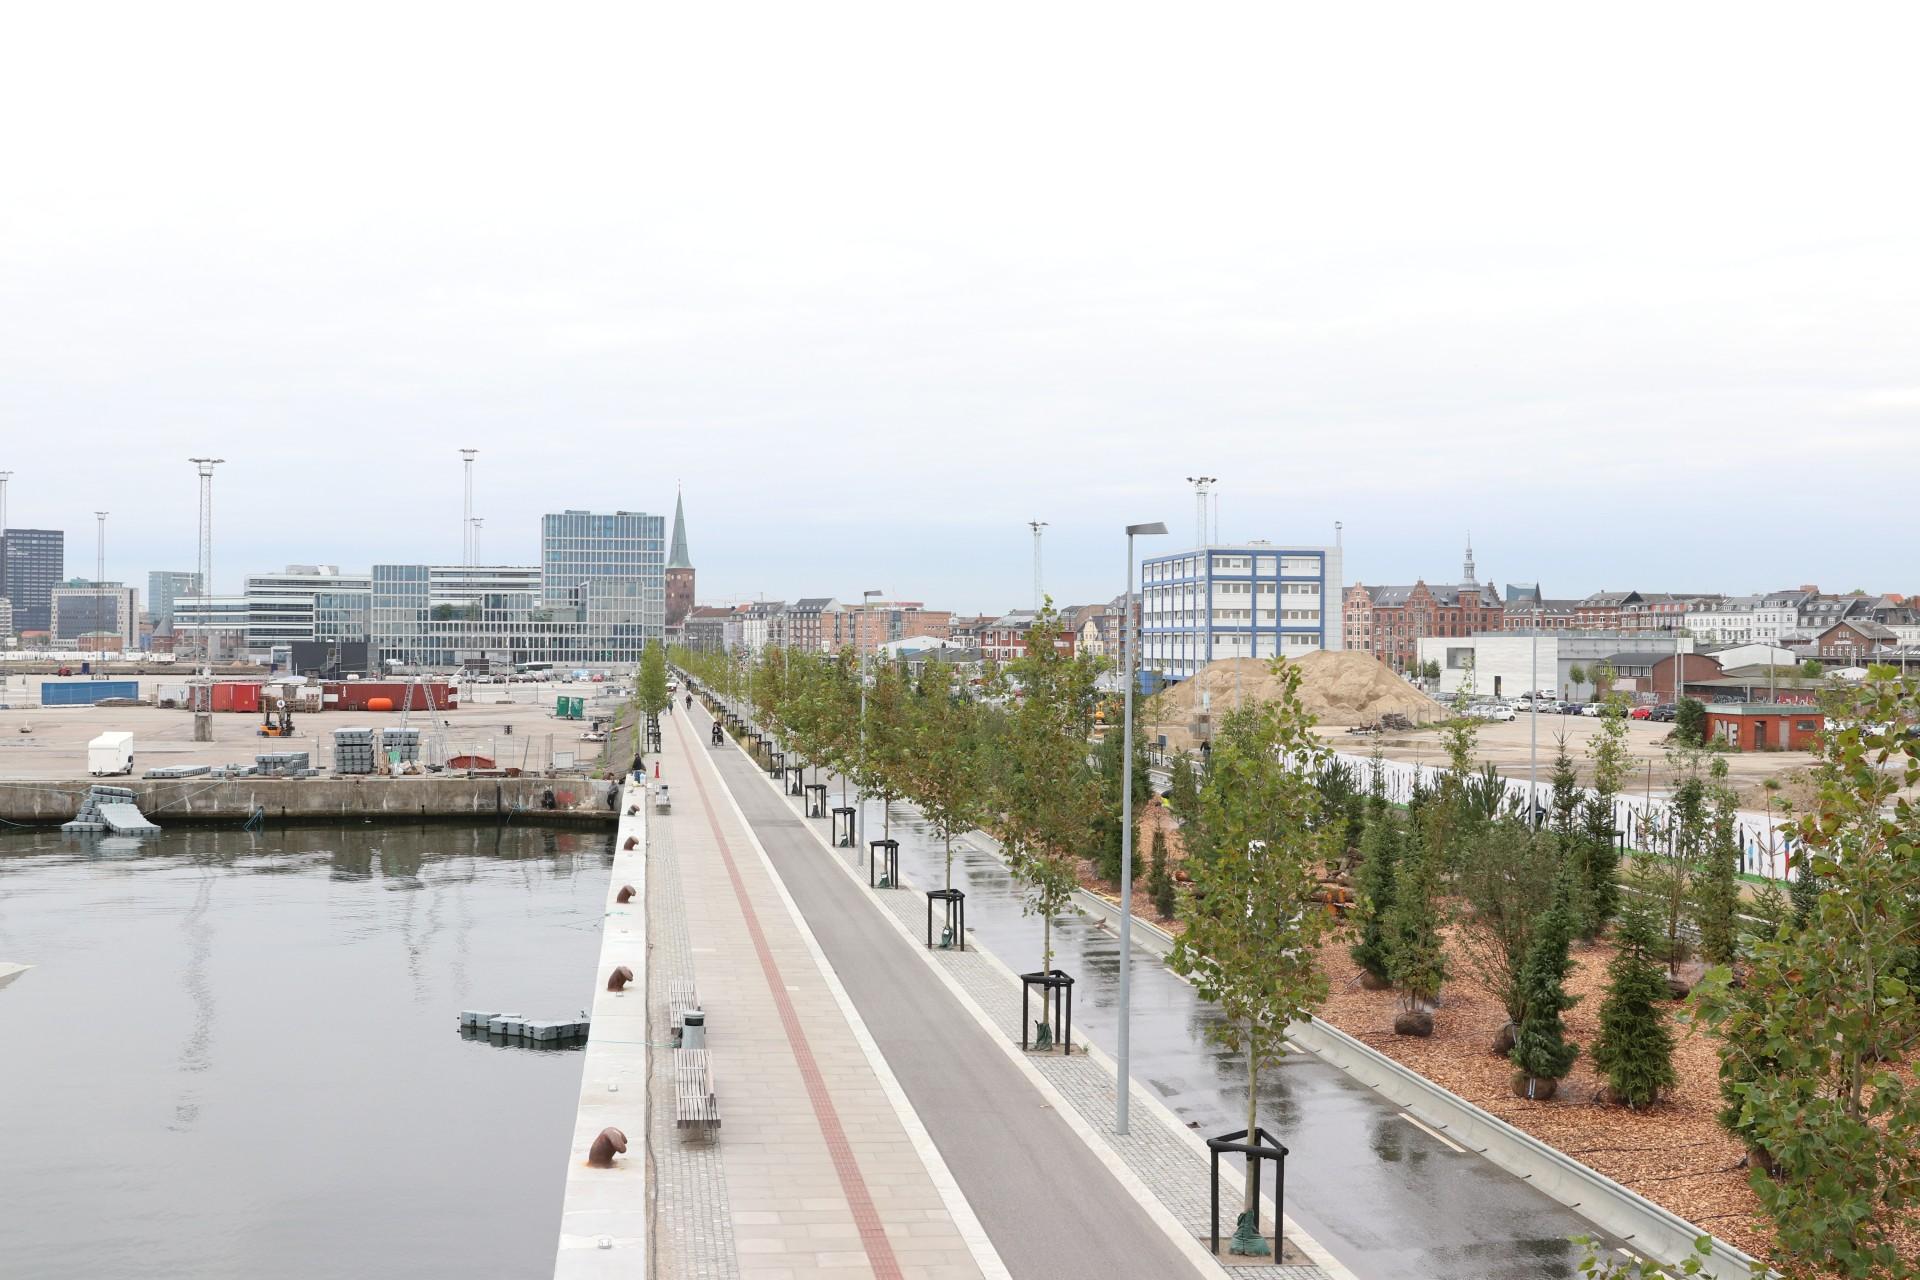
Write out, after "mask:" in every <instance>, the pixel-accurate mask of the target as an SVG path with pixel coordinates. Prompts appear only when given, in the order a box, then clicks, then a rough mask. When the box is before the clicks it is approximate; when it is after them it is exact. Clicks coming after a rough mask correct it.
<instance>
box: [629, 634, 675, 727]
mask: <svg viewBox="0 0 1920 1280" xmlns="http://www.w3.org/2000/svg"><path fill="white" fill-rule="evenodd" d="M633 692H634V697H635V699H636V700H637V701H638V702H639V703H640V710H642V711H643V712H645V713H646V714H647V715H649V716H657V715H659V714H660V713H661V712H662V711H665V710H666V709H667V703H668V702H670V701H672V696H671V695H670V694H668V693H667V651H666V648H665V646H663V645H662V644H661V643H660V642H659V641H658V640H654V641H651V642H649V643H648V645H647V647H646V648H645V649H644V650H642V651H641V654H640V675H639V677H638V679H636V680H635V681H634V686H633Z"/></svg>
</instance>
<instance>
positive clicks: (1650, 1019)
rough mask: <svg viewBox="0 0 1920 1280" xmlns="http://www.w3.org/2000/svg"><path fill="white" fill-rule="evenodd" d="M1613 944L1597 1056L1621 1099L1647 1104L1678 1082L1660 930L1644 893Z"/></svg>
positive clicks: (1633, 903)
mask: <svg viewBox="0 0 1920 1280" xmlns="http://www.w3.org/2000/svg"><path fill="white" fill-rule="evenodd" d="M1614 945H1615V946H1616V947H1617V948H1618V950H1617V951H1616V952H1615V953H1614V957H1613V962H1612V963H1611V964H1609V965H1608V966H1607V995H1606V998H1605V999H1604V1000H1603V1001H1602V1002H1601V1004H1600V1036H1599V1039H1597V1040H1595V1041H1594V1045H1593V1061H1594V1064H1595V1065H1596V1066H1598V1067H1599V1068H1600V1069H1601V1070H1602V1071H1604V1072H1606V1075H1607V1083H1608V1085H1609V1086H1610V1087H1611V1088H1612V1090H1613V1096H1614V1098H1615V1099H1616V1100H1617V1101H1620V1102H1624V1103H1626V1104H1627V1105H1628V1106H1629V1107H1644V1106H1647V1105H1649V1104H1651V1103H1653V1102H1654V1101H1656V1100H1657V1099H1658V1098H1659V1096H1660V1092H1661V1090H1663V1089H1671V1088H1672V1087H1673V1086H1674V1084H1675V1083H1676V1082H1677V1077H1676V1076H1675V1074H1674V1070H1673V1032H1672V1031H1671V1030H1670V1029H1669V1028H1668V1026H1667V1020H1666V1011H1665V1006H1666V1003H1667V980H1666V977H1665V975H1663V974H1662V973H1661V972H1660V966H1659V964H1658V962H1657V961H1656V959H1655V953H1656V949H1657V947H1658V945H1659V935H1658V933H1657V932H1656V931H1655V928H1654V922H1653V918H1652V916H1651V915H1650V913H1649V912H1648V909H1647V905H1646V900H1645V899H1644V898H1639V897H1636V898H1634V899H1633V900H1632V901H1630V902H1629V903H1628V905H1627V906H1626V908H1625V909H1624V910H1623V911H1622V912H1621V916H1620V923H1619V925H1618V927H1617V928H1615V930H1614Z"/></svg>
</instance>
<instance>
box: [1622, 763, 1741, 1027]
mask: <svg viewBox="0 0 1920 1280" xmlns="http://www.w3.org/2000/svg"><path fill="white" fill-rule="evenodd" d="M1667 762H1668V764H1669V766H1670V767H1671V768H1672V769H1673V772H1674V787H1673V792H1672V795H1671V797H1670V798H1669V799H1668V801H1667V814H1668V824H1667V830H1666V832H1665V833H1664V835H1663V837H1662V838H1660V839H1656V840H1649V841H1647V843H1648V844H1649V845H1652V846H1653V847H1652V848H1650V849H1643V850H1640V851H1638V852H1636V853H1635V854H1634V857H1633V862H1634V884H1635V887H1636V890H1637V891H1638V892H1640V893H1642V894H1644V895H1646V897H1647V898H1648V900H1649V901H1650V903H1651V905H1652V907H1653V911H1654V915H1655V923H1656V925H1657V927H1658V929H1659V932H1660V934H1661V942H1660V958H1661V959H1662V960H1664V961H1665V962H1666V965H1667V975H1668V981H1669V985H1670V986H1671V987H1672V988H1673V995H1674V998H1675V999H1679V998H1681V997H1684V996H1685V995H1686V994H1687V990H1688V986H1687V984H1686V983H1684V982H1682V981H1681V979H1680V965H1681V964H1682V962H1684V961H1685V960H1686V959H1687V955H1688V952H1689V951H1690V949H1691V946H1692V942H1691V939H1690V937H1689V934H1690V927H1689V926H1691V925H1693V924H1694V923H1695V921H1694V914H1695V912H1694V907H1695V901H1696V898H1695V894H1696V886H1697V883H1698V880H1699V877H1700V873H1701V872H1702V870H1703V869H1704V868H1705V867H1706V865H1707V849H1708V846H1709V844H1710V842H1711V839H1712V827H1713V820H1712V809H1711V807H1710V806H1711V803H1712V800H1711V788H1712V787H1713V786H1714V785H1718V784H1719V783H1720V781H1721V780H1722V779H1724V778H1725V777H1726V773H1727V762H1726V760H1725V759H1724V758H1722V757H1720V756H1717V755H1713V754H1711V753H1709V752H1706V751H1702V750H1698V749H1696V748H1693V747H1675V748H1671V749H1669V750H1668V752H1667ZM1729 923H1730V921H1729Z"/></svg>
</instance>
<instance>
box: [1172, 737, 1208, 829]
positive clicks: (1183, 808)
mask: <svg viewBox="0 0 1920 1280" xmlns="http://www.w3.org/2000/svg"><path fill="white" fill-rule="evenodd" d="M1199 796H1200V787H1199V784H1198V783H1197V782H1196V781H1195V780H1194V775H1193V761H1192V760H1191V759H1190V758H1189V757H1188V756H1187V753H1186V752H1184V751H1182V752H1181V753H1180V754H1179V755H1177V756H1175V757H1174V758H1173V770H1172V774H1171V777H1170V778H1169V781H1168V784H1167V804H1168V805H1170V806H1171V807H1172V809H1173V811H1174V812H1175V813H1176V814H1178V815H1180V816H1181V817H1182V818H1191V817H1192V816H1193V815H1194V813H1195V812H1196V809H1197V804H1196V802H1197V801H1198V799H1199Z"/></svg>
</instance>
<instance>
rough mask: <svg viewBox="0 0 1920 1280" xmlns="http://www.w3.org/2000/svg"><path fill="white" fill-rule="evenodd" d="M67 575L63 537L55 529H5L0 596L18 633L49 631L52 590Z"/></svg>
mask: <svg viewBox="0 0 1920 1280" xmlns="http://www.w3.org/2000/svg"><path fill="white" fill-rule="evenodd" d="M66 575H67V535H66V534H65V533H64V532H62V531H61V530H59V529H8V530H7V531H6V533H5V535H4V537H0V596H5V597H6V598H7V599H8V600H9V601H10V602H11V603H12V605H13V625H14V626H15V627H16V628H17V629H19V630H21V631H49V630H51V629H52V627H53V589H54V588H55V587H57V586H59V585H60V580H61V579H62V578H64V577H66Z"/></svg>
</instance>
